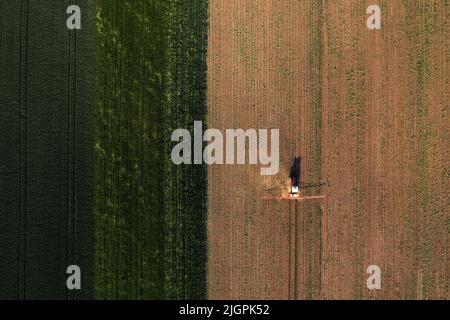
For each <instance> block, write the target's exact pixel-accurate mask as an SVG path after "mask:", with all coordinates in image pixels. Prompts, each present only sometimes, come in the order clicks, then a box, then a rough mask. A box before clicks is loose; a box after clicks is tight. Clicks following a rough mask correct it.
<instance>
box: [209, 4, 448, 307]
mask: <svg viewBox="0 0 450 320" xmlns="http://www.w3.org/2000/svg"><path fill="white" fill-rule="evenodd" d="M323 3H324V4H323V5H322V4H321V3H320V2H319V1H318V2H316V3H315V4H312V3H311V2H310V1H293V0H284V1H260V0H237V1H227V0H212V1H211V2H210V34H209V49H208V50H209V51H208V55H209V58H208V59H209V60H208V70H209V71H208V88H209V89H208V90H209V91H208V95H209V97H208V99H209V101H208V103H209V109H208V117H209V123H208V126H209V127H212V128H219V129H226V128H244V129H245V128H280V157H281V166H280V173H279V175H278V176H276V177H262V176H260V175H259V168H256V167H252V166H213V167H210V168H209V179H208V180H209V187H208V188H209V190H208V198H209V200H208V201H209V202H208V210H209V214H208V239H209V266H208V292H209V298H212V299H234V298H239V299H244V298H252V299H254V298H274V299H317V298H331V299H336V298H388V299H390V298H445V297H447V298H449V297H450V296H449V289H448V286H449V267H448V261H449V256H448V249H449V229H450V227H449V226H450V215H449V211H448V206H449V203H448V194H449V191H450V190H449V183H448V182H449V181H448V179H449V171H448V170H449V162H448V159H449V149H450V139H449V121H448V120H449V119H448V113H449V105H448V104H449V101H450V100H449V94H450V87H449V84H448V83H449V78H450V67H449V60H450V43H449V39H450V38H449V30H450V28H449V25H448V23H449V19H448V17H449V15H450V8H449V7H448V6H445V5H444V4H443V3H444V2H439V1H438V2H437V4H435V5H433V4H429V5H428V4H427V2H426V1H416V2H413V1H411V2H408V3H406V2H401V1H389V2H388V1H381V2H380V1H375V2H371V3H369V2H367V3H361V2H360V1H356V0H354V1H353V0H352V1H350V0H348V1H339V2H332V4H330V2H328V1H326V2H325V1H324V2H323ZM375 3H378V4H379V5H380V7H381V10H382V19H383V20H382V22H383V26H382V30H377V31H369V30H368V29H367V27H366V18H367V16H368V15H366V8H367V6H368V5H369V4H375ZM295 155H301V156H303V157H304V158H305V162H304V164H303V171H304V174H303V177H302V180H303V182H308V183H316V182H320V181H323V182H325V183H326V186H325V187H324V188H322V194H323V195H325V196H326V197H327V198H326V200H324V201H316V200H314V201H309V202H306V203H302V202H293V201H292V202H291V201H273V202H271V201H261V200H260V198H261V197H262V196H267V195H268V194H267V193H268V192H267V191H266V189H269V188H273V187H277V188H279V189H280V191H281V190H285V189H286V187H287V185H288V184H289V181H288V174H289V166H290V164H291V163H290V162H291V160H292V158H293V157H294V156H295ZM317 194H318V192H315V190H311V191H309V192H308V194H307V195H317ZM320 204H322V205H323V210H322V209H321V206H320ZM372 264H375V265H379V266H380V267H381V269H382V287H383V289H382V290H379V291H369V290H368V289H367V288H366V279H367V276H368V275H367V274H366V273H365V271H366V268H367V267H368V266H369V265H372Z"/></svg>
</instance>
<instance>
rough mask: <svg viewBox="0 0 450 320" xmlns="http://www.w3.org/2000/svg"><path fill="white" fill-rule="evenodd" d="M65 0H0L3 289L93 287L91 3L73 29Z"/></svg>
mask: <svg viewBox="0 0 450 320" xmlns="http://www.w3.org/2000/svg"><path fill="white" fill-rule="evenodd" d="M64 2H65V1H54V0H42V1H26V0H15V1H1V2H0V13H1V18H0V43H1V44H0V73H1V80H0V299H87V298H89V297H91V296H92V272H90V270H91V269H92V268H91V267H92V264H91V262H92V250H90V249H91V247H92V236H91V235H92V213H91V208H92V171H93V165H92V162H93V161H92V160H93V152H92V148H91V145H92V132H93V130H92V129H93V128H92V112H91V110H92V104H91V102H92V101H93V99H94V90H93V88H94V85H95V75H94V74H93V73H92V70H93V69H94V67H95V14H94V12H95V8H94V7H95V6H94V4H93V1H91V0H78V4H79V5H80V6H82V7H83V8H85V9H86V14H85V15H84V20H83V21H84V25H83V26H84V28H83V29H82V30H80V31H79V32H78V33H77V34H76V35H75V33H70V32H68V30H67V27H66V16H65V13H66V9H67V6H68V4H67V1H66V3H64ZM72 264H77V265H78V266H79V267H80V268H81V269H82V270H83V272H84V273H83V290H82V291H69V290H67V287H66V279H67V275H66V269H67V267H68V266H69V265H72Z"/></svg>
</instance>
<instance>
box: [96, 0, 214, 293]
mask: <svg viewBox="0 0 450 320" xmlns="http://www.w3.org/2000/svg"><path fill="white" fill-rule="evenodd" d="M206 19H207V4H206V1H204V0H195V1H193V2H192V1H191V2H189V3H187V2H182V1H173V0H170V1H162V0H161V1H160V0H157V1H151V0H149V1H139V2H138V1H114V2H111V1H106V0H102V1H98V2H97V86H96V105H95V119H96V121H95V154H96V160H95V183H94V185H95V258H94V288H95V297H96V298H102V299H105V298H106V299H109V298H121V299H129V298H133V299H155V298H172V299H182V298H190V299H193V298H203V297H205V292H206V280H205V260H206V243H205V241H206V239H205V237H206V207H205V197H206V171H205V168H204V167H203V166H195V167H194V166H188V167H176V166H174V165H173V164H172V162H171V158H170V151H171V148H172V143H171V141H170V136H171V132H172V131H173V130H174V129H177V128H189V127H190V126H192V123H193V121H194V120H203V119H204V117H205V110H206V107H205V103H206V102H205V87H206V60H205V59H206V54H205V51H206V41H207V39H206V33H207V25H206ZM187 204H189V205H187Z"/></svg>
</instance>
